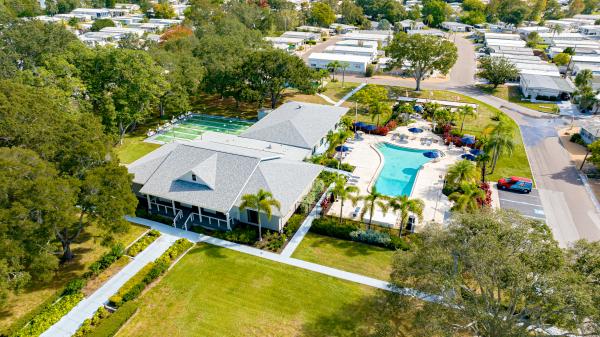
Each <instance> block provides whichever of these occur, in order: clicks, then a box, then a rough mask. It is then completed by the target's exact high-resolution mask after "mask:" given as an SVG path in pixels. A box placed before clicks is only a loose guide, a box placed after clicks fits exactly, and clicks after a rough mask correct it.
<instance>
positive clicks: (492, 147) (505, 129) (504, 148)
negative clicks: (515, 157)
mask: <svg viewBox="0 0 600 337" xmlns="http://www.w3.org/2000/svg"><path fill="white" fill-rule="evenodd" d="M513 132H514V130H513V126H511V125H510V124H507V123H506V122H502V121H500V123H498V125H496V127H495V128H494V129H493V130H492V132H491V135H490V138H489V141H488V143H487V144H486V148H484V150H485V151H487V152H490V153H492V158H491V159H492V172H491V173H494V170H495V169H496V163H497V162H498V158H499V157H500V155H501V154H508V155H510V154H512V151H513V149H514V147H515V142H514V140H513Z"/></svg>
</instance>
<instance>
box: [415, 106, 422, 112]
mask: <svg viewBox="0 0 600 337" xmlns="http://www.w3.org/2000/svg"><path fill="white" fill-rule="evenodd" d="M413 110H415V112H418V113H421V112H423V107H422V106H420V105H415V106H413Z"/></svg>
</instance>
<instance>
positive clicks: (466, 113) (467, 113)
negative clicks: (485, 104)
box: [457, 105, 477, 133]
mask: <svg viewBox="0 0 600 337" xmlns="http://www.w3.org/2000/svg"><path fill="white" fill-rule="evenodd" d="M457 113H458V115H459V116H460V117H461V122H460V133H462V132H463V127H464V125H465V118H467V117H475V116H477V114H476V113H475V109H473V107H472V106H470V105H463V106H461V107H460V108H458V111H457Z"/></svg>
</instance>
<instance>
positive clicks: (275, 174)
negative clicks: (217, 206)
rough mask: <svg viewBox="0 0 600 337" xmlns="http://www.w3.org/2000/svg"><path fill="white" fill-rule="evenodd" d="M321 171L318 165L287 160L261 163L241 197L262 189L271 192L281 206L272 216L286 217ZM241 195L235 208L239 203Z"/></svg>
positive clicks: (274, 210)
mask: <svg viewBox="0 0 600 337" xmlns="http://www.w3.org/2000/svg"><path fill="white" fill-rule="evenodd" d="M322 169H323V168H322V167H321V166H318V165H314V164H309V163H305V162H298V161H292V160H288V159H277V160H266V161H262V162H261V163H260V165H259V166H258V169H257V170H256V171H255V172H254V174H252V177H251V178H250V180H249V181H248V184H247V185H246V186H245V187H244V190H243V192H242V194H241V195H244V194H254V193H256V192H258V190H259V189H261V188H262V189H263V190H265V191H268V192H271V193H272V194H273V197H274V198H275V199H277V200H278V201H279V203H280V204H281V208H280V210H279V211H278V210H277V209H273V214H275V215H287V214H289V213H290V212H291V211H293V210H294V209H295V206H296V202H298V201H300V200H299V199H301V198H302V197H303V196H304V194H305V193H306V192H308V190H309V189H310V187H311V186H312V183H313V181H314V180H315V178H317V176H318V175H319V173H320V172H321V170H322ZM241 195H240V198H239V199H238V200H237V202H236V206H239V204H240V203H241Z"/></svg>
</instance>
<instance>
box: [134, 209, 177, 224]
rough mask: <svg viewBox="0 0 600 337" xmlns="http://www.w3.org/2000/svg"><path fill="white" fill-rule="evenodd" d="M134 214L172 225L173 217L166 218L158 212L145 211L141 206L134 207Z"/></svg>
mask: <svg viewBox="0 0 600 337" xmlns="http://www.w3.org/2000/svg"><path fill="white" fill-rule="evenodd" d="M135 216H137V217H139V218H145V219H148V220H152V221H156V222H160V223H163V224H165V225H169V226H173V219H170V218H167V217H166V216H162V215H158V214H152V213H148V211H146V210H145V209H143V208H138V209H136V210H135Z"/></svg>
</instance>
